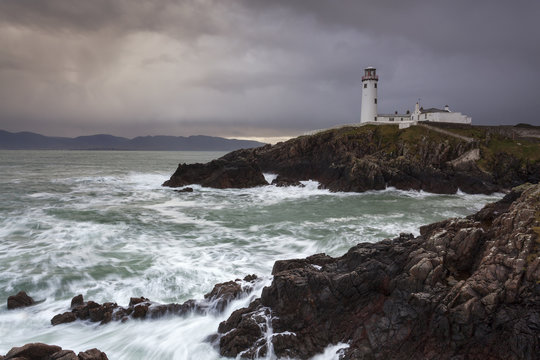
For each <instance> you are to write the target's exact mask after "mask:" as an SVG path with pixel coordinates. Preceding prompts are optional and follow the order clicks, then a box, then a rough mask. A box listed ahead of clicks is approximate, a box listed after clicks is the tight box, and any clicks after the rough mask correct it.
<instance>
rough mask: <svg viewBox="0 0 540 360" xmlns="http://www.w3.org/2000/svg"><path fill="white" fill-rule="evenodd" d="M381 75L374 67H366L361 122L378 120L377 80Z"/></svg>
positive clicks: (363, 80) (363, 81) (363, 79)
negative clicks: (378, 74)
mask: <svg viewBox="0 0 540 360" xmlns="http://www.w3.org/2000/svg"><path fill="white" fill-rule="evenodd" d="M378 81H379V77H378V76H377V74H376V73H375V68H374V67H371V66H370V67H367V68H365V69H364V76H362V112H361V116H360V122H361V123H365V122H368V121H377V82H378Z"/></svg>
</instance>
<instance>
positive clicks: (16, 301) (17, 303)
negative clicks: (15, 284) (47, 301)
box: [7, 291, 35, 310]
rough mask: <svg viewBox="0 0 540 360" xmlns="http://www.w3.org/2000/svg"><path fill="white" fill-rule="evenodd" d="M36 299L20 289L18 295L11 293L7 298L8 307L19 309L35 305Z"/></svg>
mask: <svg viewBox="0 0 540 360" xmlns="http://www.w3.org/2000/svg"><path fill="white" fill-rule="evenodd" d="M34 304H35V301H34V299H32V298H31V297H30V296H28V294H26V292H24V291H19V292H18V293H17V294H16V295H11V296H10V297H8V299H7V308H8V309H10V310H11V309H17V308H21V307H27V306H31V305H34Z"/></svg>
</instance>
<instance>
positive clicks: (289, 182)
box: [272, 175, 305, 187]
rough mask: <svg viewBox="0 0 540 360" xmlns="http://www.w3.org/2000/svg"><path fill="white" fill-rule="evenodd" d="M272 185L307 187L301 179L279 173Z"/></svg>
mask: <svg viewBox="0 0 540 360" xmlns="http://www.w3.org/2000/svg"><path fill="white" fill-rule="evenodd" d="M272 185H276V186H277V187H286V186H297V187H305V185H304V184H302V183H301V182H300V181H298V180H296V179H290V178H287V177H284V176H281V175H278V177H276V178H275V179H274V180H272Z"/></svg>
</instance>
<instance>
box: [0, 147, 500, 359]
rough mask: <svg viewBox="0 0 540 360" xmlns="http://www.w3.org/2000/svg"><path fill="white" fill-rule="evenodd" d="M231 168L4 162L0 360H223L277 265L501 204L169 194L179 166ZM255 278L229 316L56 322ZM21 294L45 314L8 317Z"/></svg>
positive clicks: (28, 158)
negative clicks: (32, 348)
mask: <svg viewBox="0 0 540 360" xmlns="http://www.w3.org/2000/svg"><path fill="white" fill-rule="evenodd" d="M223 154H224V153H220V152H161V151H152V152H150V151H147V152H139V151H0V354H5V353H7V351H9V350H10V349H11V348H12V347H14V346H21V345H23V344H26V343H30V342H44V343H48V344H55V345H59V346H61V347H63V348H65V349H71V350H74V351H75V352H79V351H84V350H87V349H90V348H98V349H100V350H101V351H104V352H105V353H106V354H107V355H108V357H109V359H111V360H121V359H126V360H128V359H129V360H133V359H145V360H150V359H179V360H180V359H181V360H185V359H208V360H211V359H212V360H214V359H222V357H220V355H219V350H217V349H216V348H214V347H213V346H212V345H211V344H210V343H209V342H208V340H207V339H208V337H209V336H210V335H212V334H214V333H215V332H216V330H217V328H218V325H219V323H220V322H221V321H223V320H225V319H227V318H228V316H229V315H230V314H231V313H232V312H233V311H234V310H235V309H238V308H241V307H244V306H247V305H248V304H249V302H250V301H251V300H253V299H254V298H255V297H258V296H259V295H260V293H261V291H262V288H263V287H264V286H267V285H269V284H270V283H271V281H272V277H271V270H272V266H273V264H274V262H275V261H276V260H282V259H291V258H303V257H306V256H309V255H312V254H316V253H326V254H329V255H331V256H340V255H342V254H344V253H345V252H346V251H347V250H348V249H349V248H350V247H351V246H354V245H356V244H358V243H361V242H376V241H379V240H382V239H385V238H393V237H396V236H398V235H399V233H402V232H405V233H413V234H415V235H418V234H419V227H420V226H421V225H424V224H428V223H432V222H436V221H440V220H443V219H446V218H450V217H462V216H466V215H469V214H472V213H474V212H476V211H477V210H479V209H481V208H482V207H483V206H484V205H485V204H486V203H489V202H492V201H496V200H498V199H500V198H501V197H502V194H494V195H489V196H486V195H468V194H463V193H461V192H458V193H457V194H454V195H435V194H430V193H426V192H421V191H420V192H418V191H400V190H396V189H393V188H389V189H386V190H383V191H369V192H364V193H340V192H337V193H333V192H330V191H328V190H324V189H319V186H318V185H319V184H318V183H317V182H316V181H305V182H303V184H304V185H305V187H276V186H272V185H268V186H262V187H256V188H252V189H225V190H220V189H211V188H203V187H201V186H198V185H193V186H191V187H192V188H193V189H194V191H193V192H191V193H179V192H176V191H174V189H171V188H166V187H162V186H161V184H162V183H163V182H164V181H165V180H167V179H168V178H169V177H170V175H171V174H172V173H173V172H174V171H175V169H176V167H177V165H178V164H179V163H195V162H207V161H210V160H212V159H215V158H218V157H220V156H222V155H223ZM265 176H266V177H267V179H268V180H271V179H272V178H273V177H274V176H275V175H273V174H266V175H265ZM248 274H256V275H258V276H259V277H260V278H261V281H260V282H259V284H258V285H257V286H256V288H255V289H254V292H253V293H252V294H250V295H246V297H244V298H242V299H239V300H236V301H234V302H232V303H231V304H230V305H229V306H228V307H227V308H226V309H225V311H224V312H223V313H216V312H211V313H208V314H204V315H203V314H189V315H187V316H169V317H165V318H162V319H156V320H128V321H127V322H124V323H121V322H112V323H109V324H106V325H99V324H97V323H90V322H84V321H76V322H73V323H70V324H63V325H58V326H52V325H51V322H50V320H51V318H52V317H53V316H54V315H56V314H59V313H63V312H65V311H68V310H69V306H70V301H71V299H72V297H73V296H75V295H77V294H82V295H83V296H84V297H85V300H93V301H96V302H99V303H103V302H116V303H118V304H119V305H121V306H127V305H128V303H129V299H130V297H140V296H144V297H146V298H149V299H150V300H152V301H155V302H159V303H172V302H174V303H182V302H184V301H186V300H188V299H202V298H203V297H204V294H206V293H208V292H209V291H210V290H212V288H213V286H214V284H216V283H220V282H225V281H229V280H234V279H238V278H243V277H244V276H246V275H248ZM20 290H24V291H26V292H27V293H28V294H29V295H30V296H32V297H33V298H34V299H35V300H37V301H39V303H38V304H37V305H34V306H31V307H27V308H22V309H16V310H7V306H6V301H7V298H8V296H10V295H13V294H16V293H17V292H18V291H20ZM269 336H272V334H269ZM346 346H347V344H334V345H333V346H329V347H328V349H327V350H326V351H325V352H324V353H322V354H319V355H317V356H315V357H314V359H316V360H330V359H337V357H338V354H337V352H338V350H339V349H341V348H344V347H346ZM263 358H264V359H273V358H275V356H274V354H272V352H271V351H270V353H269V354H268V355H266V356H265V357H263Z"/></svg>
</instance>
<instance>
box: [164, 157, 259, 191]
mask: <svg viewBox="0 0 540 360" xmlns="http://www.w3.org/2000/svg"><path fill="white" fill-rule="evenodd" d="M190 184H200V185H202V186H206V187H213V188H219V189H224V188H250V187H255V186H260V185H268V183H267V182H266V180H265V179H264V176H263V174H262V172H261V170H260V169H259V167H258V166H257V164H255V163H253V162H249V161H246V160H245V159H234V161H224V160H221V159H218V160H214V161H211V162H209V163H207V164H180V165H179V166H178V169H177V170H176V172H175V173H174V174H173V175H172V176H171V178H170V179H169V180H167V181H165V182H164V183H163V186H169V187H181V186H185V185H190Z"/></svg>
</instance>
